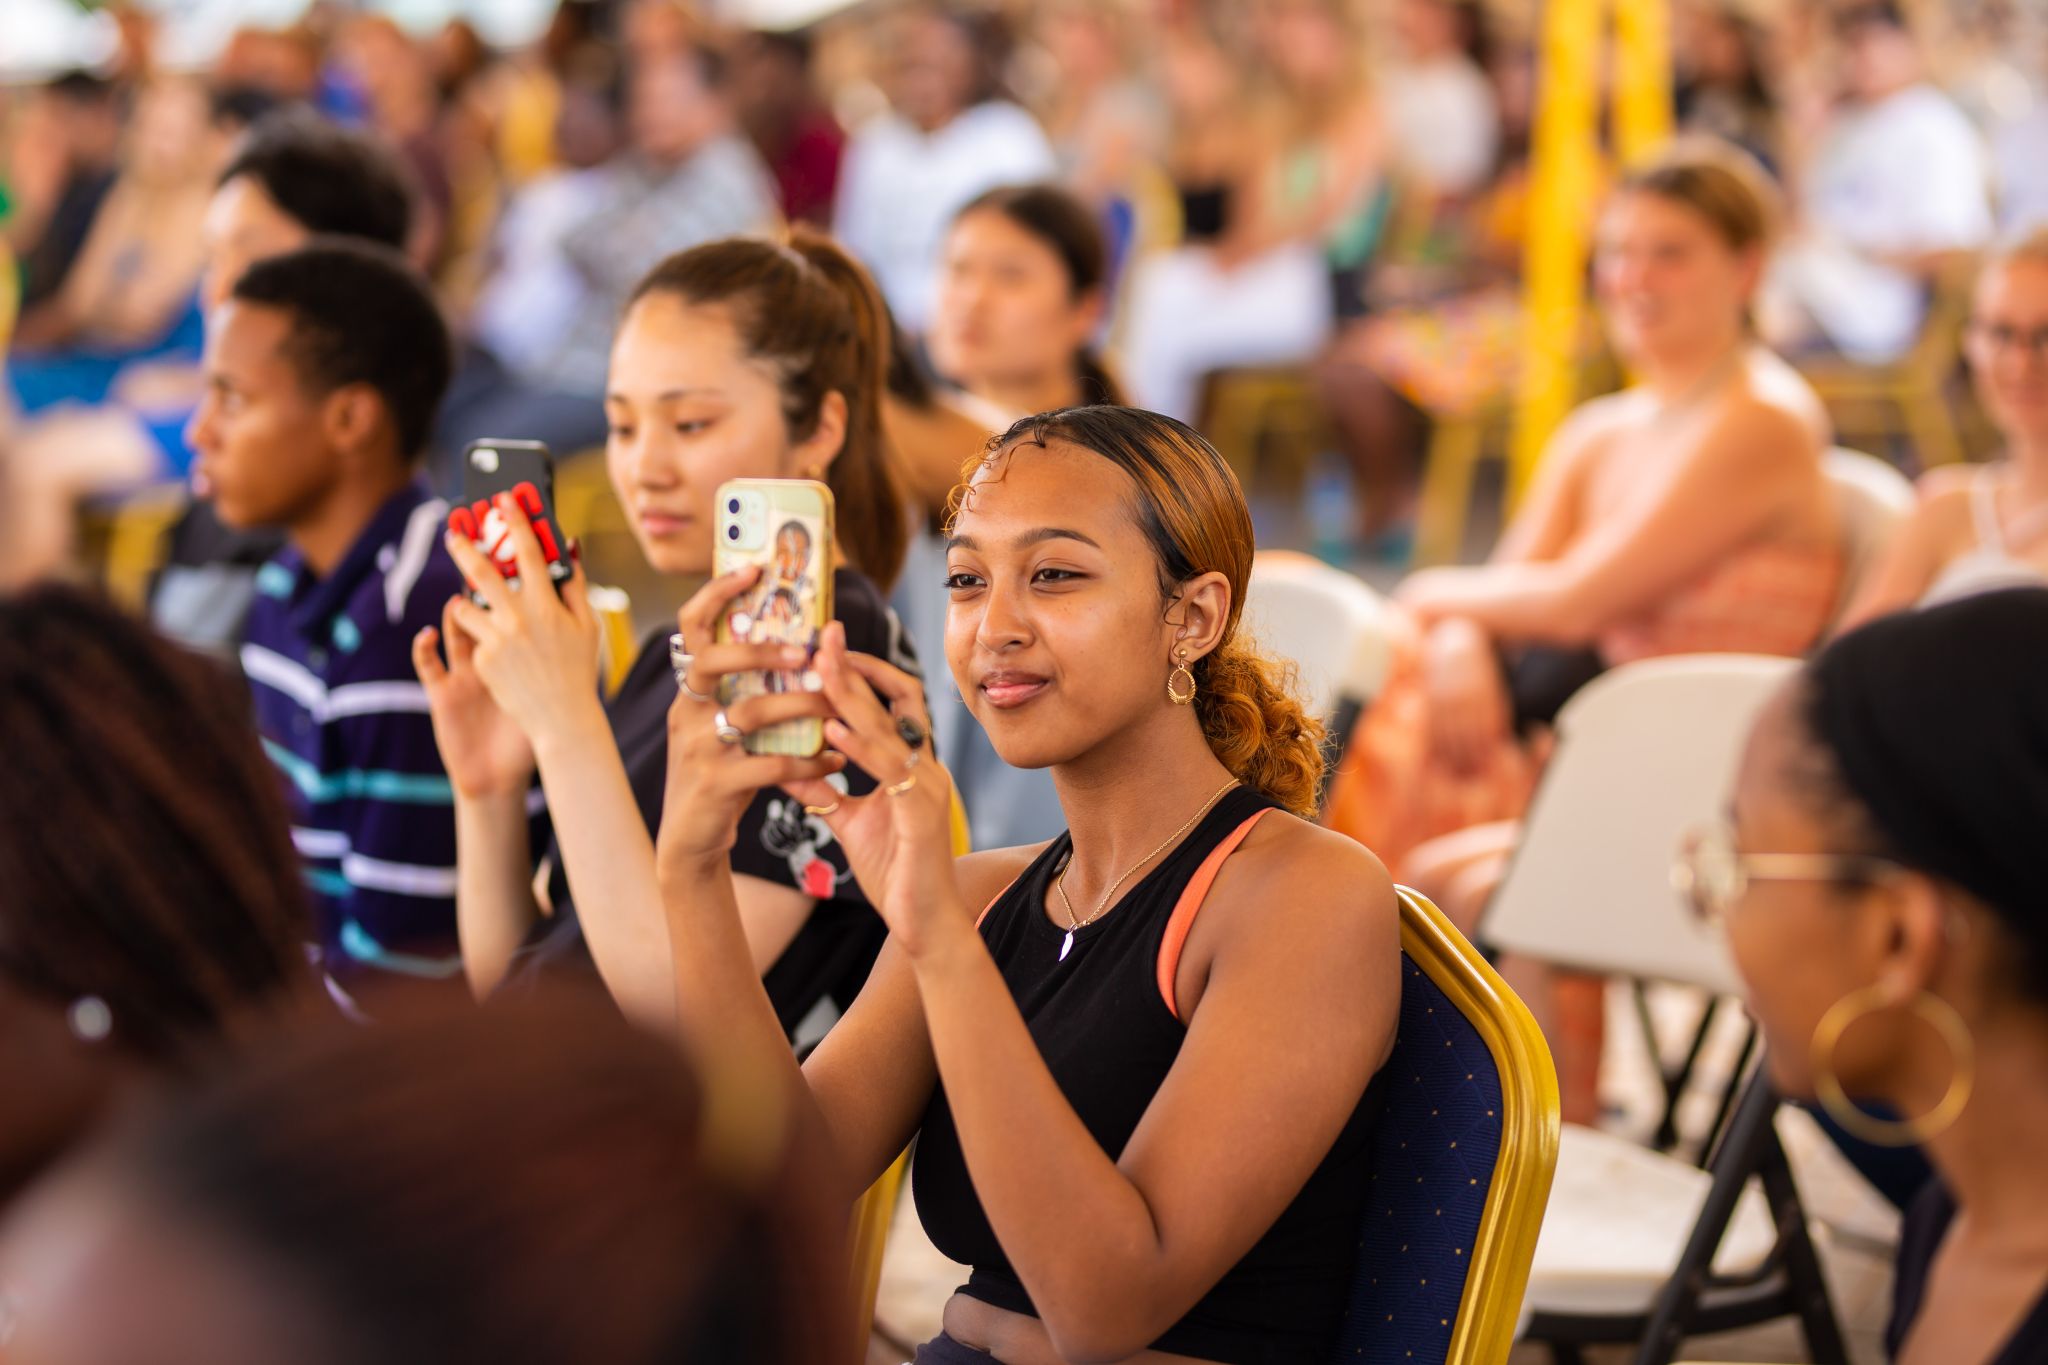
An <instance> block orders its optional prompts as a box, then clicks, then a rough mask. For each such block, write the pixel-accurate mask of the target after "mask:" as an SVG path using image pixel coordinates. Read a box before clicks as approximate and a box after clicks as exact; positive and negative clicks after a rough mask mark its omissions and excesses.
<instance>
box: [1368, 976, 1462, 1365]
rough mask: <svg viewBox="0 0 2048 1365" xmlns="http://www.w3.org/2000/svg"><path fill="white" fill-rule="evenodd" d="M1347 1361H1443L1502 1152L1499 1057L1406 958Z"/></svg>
mask: <svg viewBox="0 0 2048 1365" xmlns="http://www.w3.org/2000/svg"><path fill="white" fill-rule="evenodd" d="M1401 973H1402V975H1401V1020H1400V1024H1399V1028H1398V1031H1397V1033H1396V1035H1395V1040H1394V1051H1393V1055H1392V1056H1391V1057H1389V1058H1388V1060H1387V1070H1386V1076H1387V1082H1388V1084H1387V1111H1386V1116H1385V1117H1384V1118H1383V1119H1382V1120H1381V1122H1380V1124H1379V1127H1378V1129H1377V1130H1376V1132H1375V1136H1374V1146H1373V1152H1372V1163H1373V1168H1372V1182H1371V1185H1370V1187H1369V1191H1368V1193H1367V1195H1366V1204H1365V1222H1364V1225H1363V1226H1362V1227H1360V1229H1359V1237H1358V1265H1357V1269H1356V1271H1355V1272H1354V1275H1353V1280H1352V1287H1351V1298H1350V1302H1349V1306H1348V1307H1347V1308H1346V1310H1345V1314H1344V1325H1343V1327H1342V1329H1341V1330H1340V1331H1339V1332H1338V1335H1337V1354H1336V1360H1337V1361H1338V1362H1341V1365H1358V1363H1359V1362H1374V1363H1375V1365H1376V1363H1377V1362H1386V1363H1387V1365H1442V1362H1443V1360H1444V1359H1445V1355H1446V1353H1447V1351H1448V1350H1449V1347H1450V1340H1451V1325H1452V1324H1453V1323H1454V1322H1455V1321H1456V1320H1457V1316H1458V1303H1459V1300H1460V1298H1461V1297H1462V1296H1463V1294H1464V1292H1465V1278H1466V1271H1467V1270H1468V1269H1469V1268H1470V1265H1471V1260H1472V1247H1473V1242H1474V1240H1475V1239H1476V1238H1477V1237H1478V1233H1479V1216H1480V1214H1481V1212H1482V1211H1483V1210H1484V1209H1485V1207H1486V1196H1487V1193H1488V1191H1489V1190H1491V1189H1492V1187H1493V1172H1494V1165H1495V1162H1496V1160H1497V1159H1498V1157H1499V1155H1500V1141H1501V1120H1500V1113H1501V1087H1500V1074H1499V1072H1498V1070H1497V1069H1496V1068H1495V1065H1494V1060H1493V1053H1492V1052H1491V1051H1489V1050H1488V1049H1487V1046H1486V1044H1485V1042H1484V1041H1483V1040H1482V1039H1481V1038H1480V1036H1479V1033H1478V1031H1477V1030H1476V1029H1474V1028H1473V1027H1472V1024H1471V1022H1470V1021H1469V1020H1468V1019H1466V1017H1465V1015H1464V1014H1463V1013H1462V1012H1461V1011H1460V1010H1459V1009H1458V1007H1457V1006H1455V1005H1453V1004H1452V1003H1451V1001H1450V999H1449V997H1447V996H1446V995H1445V994H1444V993H1443V991H1442V990H1440V989H1439V988H1438V987H1437V984H1436V983H1435V982H1434V981H1432V980H1430V979H1429V977H1428V976H1427V975H1426V974H1425V973H1424V972H1423V971H1422V969H1421V968H1419V967H1417V966H1416V965H1415V963H1414V962H1413V961H1411V960H1410V959H1409V958H1408V957H1407V956H1406V955H1405V954H1404V955H1403V956H1402V958H1401Z"/></svg>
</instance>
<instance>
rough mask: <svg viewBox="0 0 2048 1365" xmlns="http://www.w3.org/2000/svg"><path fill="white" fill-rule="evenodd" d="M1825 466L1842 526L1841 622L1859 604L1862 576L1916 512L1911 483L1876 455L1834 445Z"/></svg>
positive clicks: (1837, 611) (1838, 608) (1838, 611)
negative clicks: (1853, 606)
mask: <svg viewBox="0 0 2048 1365" xmlns="http://www.w3.org/2000/svg"><path fill="white" fill-rule="evenodd" d="M1822 468H1823V470H1824V472H1825V473H1826V474H1827V480H1828V484H1829V485H1830V487H1832V488H1833V490H1834V494H1835V515H1836V517H1837V518H1838V519H1839V520H1840V522H1841V526H1842V551H1843V559H1844V563H1843V566H1842V591H1841V595H1840V597H1839V598H1837V600H1836V602H1835V617H1836V619H1838V620H1839V619H1840V617H1841V615H1842V613H1843V612H1845V611H1847V610H1848V609H1849V604H1850V603H1851V602H1852V601H1854V600H1855V598H1856V594H1857V591H1858V590H1859V589H1860V588H1861V587H1862V585H1863V578H1864V576H1865V575H1866V574H1867V573H1868V572H1869V571H1870V568H1871V566H1872V565H1873V564H1875V563H1876V562H1877V561H1878V558H1879V557H1880V556H1881V555H1883V554H1884V548H1885V544H1886V542H1888V541H1889V540H1890V539H1891V537H1892V533H1893V532H1894V531H1896V530H1898V528H1899V525H1900V523H1902V522H1903V521H1905V519H1906V518H1907V517H1909V516H1911V515H1912V514H1913V503H1914V493H1913V484H1912V481H1911V480H1909V479H1908V478H1907V477H1906V476H1905V475H1904V474H1901V473H1900V472H1899V471H1898V470H1896V469H1894V468H1892V466H1891V465H1889V464H1887V463H1886V462H1885V461H1883V460H1880V459H1879V458H1878V457H1877V456H1875V455H1865V454H1864V453H1863V452H1862V451H1860V450H1850V449H1848V448H1847V447H1845V446H1836V447H1835V448H1834V449H1833V450H1830V451H1829V452H1828V453H1827V455H1826V457H1825V459H1824V461H1823V465H1822Z"/></svg>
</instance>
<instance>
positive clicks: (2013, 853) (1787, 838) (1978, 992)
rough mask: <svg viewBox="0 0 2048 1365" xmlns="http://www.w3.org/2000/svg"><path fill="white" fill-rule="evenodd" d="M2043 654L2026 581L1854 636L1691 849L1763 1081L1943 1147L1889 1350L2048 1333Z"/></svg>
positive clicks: (1782, 701)
mask: <svg viewBox="0 0 2048 1365" xmlns="http://www.w3.org/2000/svg"><path fill="white" fill-rule="evenodd" d="M2044 657H2048V590H2043V589H2040V588H2024V589H2013V590H2007V591H1997V592H1987V593H1980V594H1977V595H1975V596H1972V597H1969V598H1966V599H1964V600H1960V601H1955V602H1950V603H1947V604H1944V605H1941V606H1936V607H1931V608H1928V609H1926V610H1921V611H1912V612H1907V613H1903V614H1899V615H1895V616H1890V617H1887V618H1885V619H1883V620H1881V621H1878V622H1875V623H1873V624H1871V625H1868V626H1865V627H1864V628H1862V629H1860V630H1857V631H1854V632H1853V633H1851V634H1849V635H1846V636H1844V637H1843V638H1842V639H1840V640H1838V641H1836V642H1835V643H1834V644H1833V645H1831V646H1829V647H1828V648H1827V649H1826V650H1825V651H1824V652H1822V653H1821V654H1820V655H1819V656H1818V657H1817V658H1816V659H1814V660H1813V661H1812V662H1811V663H1809V664H1807V665H1806V666H1805V667H1804V668H1803V669H1802V670H1801V672H1800V673H1799V674H1798V675H1797V677H1796V678H1795V679H1794V680H1793V681H1792V682H1791V683H1790V684H1788V685H1787V686H1786V687H1785V688H1784V690H1782V691H1781V692H1780V693H1779V694H1778V695H1777V696H1776V697H1775V698H1774V699H1773V700H1772V701H1771V702H1770V703H1768V704H1767V705H1766V706H1765V708H1764V710H1763V712H1762V714H1761V715H1760V716H1759V718H1758V720H1757V723H1756V726H1755V728H1754V730H1753V731H1752V732H1751V735H1750V738H1749V743H1748V746H1747V750H1746V752H1745V754H1744V756H1743V760H1742V765H1741V768H1740V770H1739V772H1738V775H1737V779H1736V786H1735V793H1734V801H1733V804H1732V805H1731V807H1730V820H1729V824H1728V827H1727V828H1725V829H1721V830H1716V831H1711V832H1708V833H1706V834H1703V835H1700V836H1696V837H1695V838H1694V840H1693V841H1692V842H1691V844H1690V845H1689V846H1688V848H1687V849H1686V850H1685V851H1684V853H1683V854H1682V855H1681V858H1680V861H1679V868H1678V877H1677V880H1678V882H1679V884H1680V886H1681V888H1682V889H1684V890H1687V891H1688V892H1689V893H1690V895H1691V897H1692V899H1693V900H1694V903H1695V905H1696V906H1699V907H1700V908H1702V909H1704V910H1707V911H1709V912H1711V913H1712V914H1713V915H1715V916H1716V917H1718V918H1719V919H1720V920H1721V921H1722V922H1723V923H1724V924H1725V925H1726V928H1727V934H1728V943H1729V947H1730V948H1731V950H1732V951H1733V953H1734V958H1735V963H1736V967H1737V969H1738V970H1739V971H1740V972H1741V974H1742V977H1743V980H1744V982H1745V983H1746V986H1747V998H1748V1004H1749V1008H1750V1012H1751V1013H1752V1014H1753V1015H1754V1016H1755V1018H1756V1021H1757V1023H1758V1026H1759V1027H1760V1028H1761V1030H1762V1033H1763V1037H1764V1041H1765V1044H1766V1064H1767V1065H1768V1067H1769V1068H1770V1077H1771V1081H1772V1083H1773V1084H1774V1085H1776V1086H1777V1088H1778V1089H1779V1090H1780V1091H1781V1092H1783V1093H1784V1094H1786V1095H1788V1096H1792V1097H1797V1098H1812V1099H1816V1100H1818V1102H1819V1105H1820V1108H1821V1109H1822V1110H1823V1111H1824V1112H1825V1113H1826V1114H1827V1116H1828V1117H1829V1118H1830V1119H1831V1120H1833V1122H1834V1123H1835V1125H1836V1126H1837V1127H1839V1128H1840V1129H1843V1130H1846V1131H1847V1132H1848V1133H1849V1134H1851V1135H1853V1136H1854V1137H1856V1138H1858V1139H1861V1140H1862V1141H1863V1142H1864V1143H1867V1144H1873V1145H1875V1146H1878V1147H1885V1148H1904V1147H1909V1146H1913V1147H1919V1148H1920V1149H1921V1150H1922V1151H1923V1152H1924V1153H1925V1155H1926V1157H1927V1158H1928V1160H1929V1161H1930V1162H1931V1164H1932V1166H1933V1169H1934V1174H1935V1176H1936V1178H1935V1179H1934V1180H1932V1181H1930V1182H1928V1183H1927V1185H1926V1187H1925V1188H1924V1189H1923V1190H1922V1191H1921V1192H1920V1194H1919V1195H1918V1197H1917V1198H1916V1199H1914V1200H1913V1201H1912V1203H1911V1207H1910V1210H1909V1212H1908V1213H1907V1216H1906V1221H1905V1225H1904V1229H1903V1231H1902V1234H1901V1237H1900V1244H1899V1264H1898V1275H1897V1280H1896V1285H1895V1289H1894V1301H1893V1312H1892V1320H1891V1323H1890V1326H1889V1328H1888V1330H1887V1333H1886V1345H1887V1347H1888V1350H1889V1352H1890V1356H1891V1359H1892V1360H1893V1361H1895V1362H1897V1363H1898V1365H1924V1363H1925V1362H1934V1361H1940V1362H1943V1365H2018V1362H2021V1361H2037V1360H2044V1359H2048V1219H2044V1218H2043V1217H2042V1216H2041V1210H2042V1209H2043V1208H2048V1163H2043V1162H2042V1160H2041V1157H2040V1154H2041V1152H2042V1151H2043V1150H2044V1146H2048V860H2044V859H2043V858H2042V857H2041V853H2040V849H2041V830H2042V829H2043V828H2044V827H2048V689H2044V688H2043V687H2042V686H2041V679H2040V661H2041V660H2042V659H2043V658H2044ZM1880 1111H1881V1112H1880Z"/></svg>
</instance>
